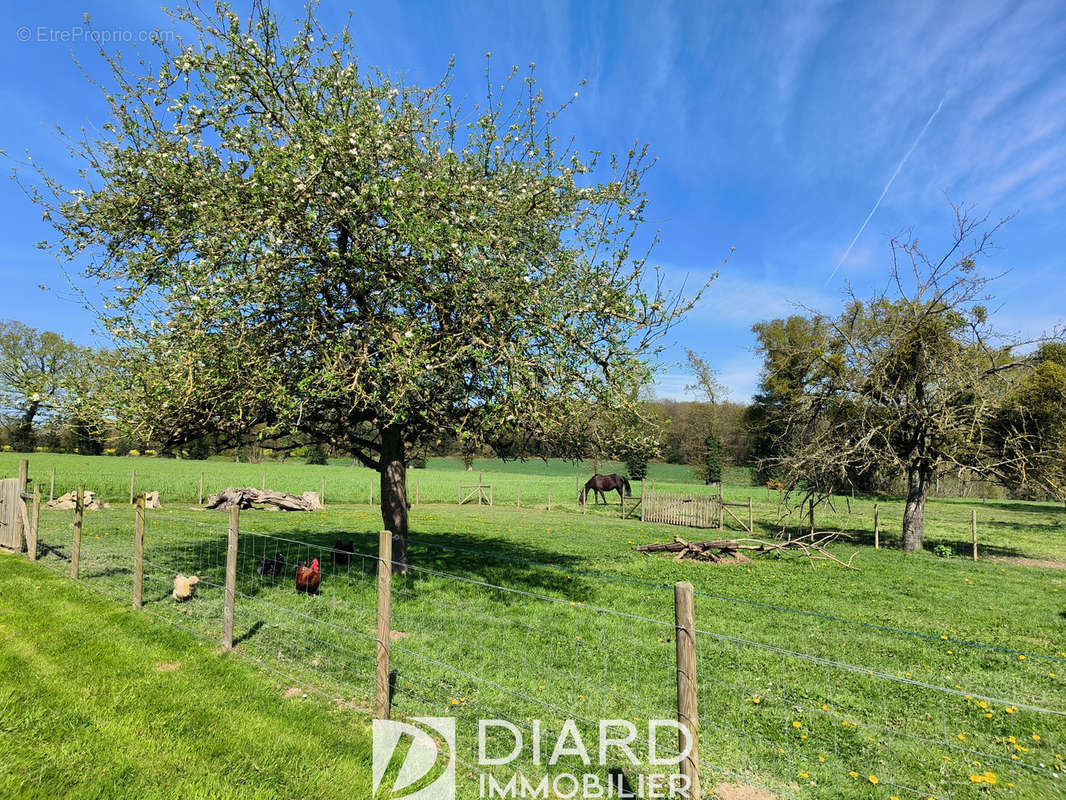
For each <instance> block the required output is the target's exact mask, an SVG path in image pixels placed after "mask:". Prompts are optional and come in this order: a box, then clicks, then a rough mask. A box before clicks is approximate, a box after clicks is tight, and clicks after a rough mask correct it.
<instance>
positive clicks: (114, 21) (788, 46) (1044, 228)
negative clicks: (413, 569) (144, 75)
mask: <svg viewBox="0 0 1066 800" xmlns="http://www.w3.org/2000/svg"><path fill="white" fill-rule="evenodd" d="M3 3H4V6H3V8H4V12H3V23H2V25H0V40H4V46H3V47H2V48H0V63H2V73H0V75H2V77H0V93H2V94H0V103H2V106H0V107H3V108H6V109H8V110H7V112H6V113H5V114H4V115H3V118H2V119H0V148H2V149H3V150H5V151H6V152H7V153H8V154H9V155H10V156H12V157H15V158H19V159H21V158H24V153H25V151H27V150H28V151H29V152H30V153H31V154H32V156H33V158H34V160H35V161H37V162H38V163H41V164H44V165H45V166H46V167H47V168H48V169H49V170H51V171H52V172H55V173H59V174H66V173H69V171H70V170H71V169H72V165H71V164H70V163H69V162H68V161H67V160H66V157H65V152H64V150H63V148H62V147H61V145H60V143H59V142H58V141H57V140H56V138H55V137H54V136H53V135H52V134H51V132H50V131H51V130H52V129H53V127H54V126H55V125H57V124H61V125H63V126H64V127H67V128H69V129H77V128H78V127H80V126H82V125H89V126H91V125H99V124H102V123H103V122H104V121H105V117H104V112H105V109H104V106H103V104H102V101H101V99H100V98H99V96H98V94H97V93H96V91H95V90H93V89H92V88H90V87H89V86H88V84H87V83H86V82H85V79H84V78H83V77H82V75H81V72H80V70H79V68H78V67H77V65H76V64H75V63H74V62H73V60H72V50H73V54H74V55H76V56H78V57H79V58H80V59H82V60H83V61H84V63H85V65H86V67H87V68H88V70H89V71H90V72H91V73H93V74H96V75H103V72H102V70H101V68H100V64H99V62H98V61H97V59H96V57H95V55H94V52H95V50H94V45H92V44H91V43H88V42H85V41H74V42H73V43H71V42H69V41H67V42H64V41H63V38H64V37H66V36H76V35H77V34H76V33H71V32H73V31H77V30H78V29H79V28H80V23H81V17H82V14H83V12H88V13H89V14H90V16H91V18H92V20H93V26H94V28H95V29H96V30H98V31H115V32H120V33H122V35H126V33H125V32H129V35H130V36H133V37H134V38H136V37H137V36H138V35H139V33H140V32H141V31H144V30H150V29H152V28H154V27H156V26H160V27H165V28H169V27H171V23H170V21H169V19H168V18H167V17H166V16H165V15H164V14H163V13H162V12H161V11H159V10H157V9H156V8H155V6H154V5H153V4H152V3H151V2H137V3H132V2H129V3H121V2H100V0H88V1H87V2H82V3H77V4H75V3H60V2H47V1H46V2H42V3H39V4H36V5H33V6H31V5H30V4H16V3H14V2H12V0H3ZM234 7H235V8H236V9H237V10H238V11H243V10H244V9H245V8H246V4H245V3H240V2H238V3H235V4H234ZM274 7H275V8H276V9H277V10H278V11H279V13H280V15H281V17H282V19H288V18H292V17H294V16H296V15H297V14H298V12H299V9H300V4H299V3H275V4H274ZM349 9H350V10H351V11H352V12H353V20H354V24H353V31H354V33H355V38H356V41H357V46H358V50H359V52H360V55H361V59H362V61H363V63H365V64H372V65H379V66H382V67H387V68H389V69H390V70H391V71H392V72H394V73H397V74H398V73H403V74H405V75H406V76H408V77H409V78H410V79H411V80H413V81H427V82H428V81H435V80H437V79H438V78H439V77H440V75H441V74H442V72H443V71H444V69H445V67H446V65H447V62H448V59H449V57H451V56H452V55H453V54H454V55H455V57H456V60H457V68H456V85H455V94H456V95H457V96H469V97H470V98H472V99H476V98H477V96H478V92H479V90H480V88H481V87H482V86H483V80H484V79H483V69H484V63H485V62H484V54H485V53H486V52H487V51H491V52H492V53H493V60H494V63H495V64H496V65H497V67H498V69H499V72H500V75H501V77H502V75H503V73H504V72H505V71H506V70H507V69H509V67H510V65H512V64H517V65H521V66H523V67H524V66H525V65H527V64H528V63H529V62H531V61H532V62H536V64H537V73H538V76H539V79H540V81H541V82H542V88H543V90H544V92H545V95H546V97H547V99H548V100H549V101H551V100H556V101H559V102H562V101H563V100H565V99H566V98H568V97H570V96H571V95H572V94H573V92H574V91H575V90H576V89H577V88H578V84H579V82H580V81H581V80H583V79H584V80H587V81H588V83H587V85H586V86H585V87H584V88H583V89H582V90H581V97H580V98H579V100H578V102H577V104H576V105H575V106H574V108H573V111H572V112H571V113H570V114H569V117H568V121H567V125H568V126H569V127H571V128H573V130H574V132H575V134H576V136H577V138H578V142H579V144H580V145H581V146H583V147H585V148H588V149H600V150H603V151H612V150H620V151H624V150H625V149H627V148H628V147H629V146H630V145H631V143H632V142H633V140H635V139H639V140H641V141H646V142H648V143H649V145H650V147H651V150H652V153H653V154H654V155H655V156H657V157H658V159H659V161H658V164H657V165H656V166H655V168H654V169H653V170H652V172H651V174H650V175H649V177H648V180H647V182H646V189H647V190H648V192H649V195H650V199H651V207H650V211H649V217H650V218H651V219H653V220H655V224H656V225H657V226H658V227H660V228H661V230H662V244H661V245H660V246H659V248H658V249H657V250H656V251H655V253H654V255H653V261H654V262H655V263H659V264H662V265H663V267H664V268H665V269H666V270H668V273H669V275H670V277H671V280H672V281H680V280H681V279H682V277H683V276H685V275H689V276H690V278H691V279H694V280H698V279H705V278H706V277H707V276H708V275H709V274H710V273H711V272H713V271H714V270H716V269H718V270H719V277H718V279H717V280H716V281H715V282H714V283H713V284H712V285H711V287H710V289H709V290H708V292H707V295H706V297H705V299H704V301H703V302H702V303H701V304H700V305H699V306H698V307H697V309H696V310H695V311H694V312H693V313H692V314H691V316H690V317H689V318H688V320H687V321H686V322H685V323H684V324H683V325H682V326H680V327H679V328H677V329H676V330H675V332H674V334H673V335H672V338H671V345H672V350H671V355H672V359H668V362H667V364H666V366H667V369H666V372H665V374H664V375H663V376H662V377H661V378H660V383H659V392H660V394H661V395H663V396H675V397H676V396H683V395H684V386H685V384H686V383H687V382H688V379H687V378H686V376H685V375H684V371H683V370H682V369H681V368H679V367H678V366H677V365H676V364H674V363H672V362H673V361H677V360H680V359H681V358H682V357H683V351H684V349H685V348H686V347H691V348H692V349H694V350H696V351H697V352H698V353H700V354H701V355H703V356H704V357H705V358H706V359H707V360H708V361H709V362H710V363H711V364H712V365H713V366H714V367H715V368H716V369H718V370H719V371H720V374H721V378H722V380H723V382H724V383H725V384H726V385H727V386H728V387H729V389H730V391H731V396H732V397H733V398H734V399H738V400H745V399H747V398H748V397H750V395H751V393H752V391H753V390H754V388H755V385H756V383H757V380H758V369H759V362H758V359H757V357H756V356H755V355H754V354H753V353H752V352H751V347H752V345H753V342H754V339H753V336H752V335H751V333H750V327H751V325H752V323H754V322H756V321H758V320H761V319H766V318H770V317H775V316H783V315H787V314H789V313H791V312H792V311H793V308H794V307H793V305H792V304H793V303H794V302H800V303H803V304H806V305H808V306H813V307H816V308H819V309H821V310H827V311H832V310H834V309H836V308H838V307H839V305H840V302H841V291H842V289H843V288H844V286H845V285H846V283H847V282H849V281H850V282H851V283H852V284H853V285H854V286H855V288H856V290H857V291H858V292H859V293H860V294H865V293H867V292H870V291H873V290H875V289H878V288H880V287H882V286H883V285H884V283H885V279H886V276H887V272H886V269H887V255H888V247H887V242H888V239H889V237H890V236H892V235H893V234H896V233H898V232H900V231H901V230H902V229H904V228H908V227H913V228H914V229H915V232H916V233H917V235H918V236H919V238H920V240H921V241H922V243H923V245H924V246H925V247H927V248H928V249H929V250H931V251H935V250H936V249H937V246H938V244H940V243H942V242H943V241H944V238H945V236H946V235H947V233H948V232H949V230H950V221H951V218H950V210H949V208H948V206H947V201H946V199H945V193H947V195H949V196H950V197H951V198H952V199H953V200H955V201H958V202H961V203H966V204H973V205H975V206H977V207H978V209H980V210H982V211H984V212H987V213H989V214H990V215H992V216H993V217H997V218H998V217H1002V216H1006V215H1008V214H1016V215H1017V216H1016V218H1015V219H1014V221H1012V222H1011V223H1010V224H1009V225H1008V226H1007V227H1006V228H1004V229H1003V230H1002V232H1001V233H1000V234H999V235H998V236H997V237H996V242H997V244H998V245H999V250H998V251H997V252H996V254H995V257H994V260H993V262H992V265H991V266H992V268H993V269H994V270H995V271H1008V272H1007V274H1006V275H1005V276H1004V277H1003V278H1002V279H1000V280H999V281H997V283H996V284H995V294H996V297H997V303H996V304H995V305H994V306H993V307H994V308H995V309H996V317H995V319H996V320H998V324H999V327H1001V328H1003V329H1006V330H1008V331H1017V332H1019V333H1022V334H1037V333H1039V332H1041V331H1043V330H1046V329H1048V328H1050V327H1052V326H1053V325H1055V324H1056V323H1058V322H1059V321H1060V320H1061V319H1062V318H1063V316H1064V312H1063V309H1064V308H1066V286H1064V282H1063V271H1064V270H1063V268H1064V267H1066V2H1064V1H1063V0H1059V2H953V3H941V4H937V3H932V2H898V1H895V2H880V3H874V2H827V1H824V0H819V1H818V2H780V3H756V2H733V3H724V2H723V3H707V2H685V3H680V2H650V1H649V2H639V3H638V2H625V1H624V0H600V2H570V3H568V2H563V0H543V1H542V2H539V3H537V2H453V3H437V2H414V0H408V1H406V2H389V0H373V2H361V1H357V0H346V2H342V3H337V2H323V3H322V5H321V6H320V8H319V12H318V16H319V19H320V21H321V22H322V23H323V24H324V25H325V26H326V27H327V28H332V27H339V26H340V25H341V24H343V22H344V20H345V19H346V17H347V14H348V11H349ZM27 31H28V33H27ZM25 38H29V41H22V39H25ZM938 107H939V109H940V110H939V112H937V108H938ZM934 112H935V113H934ZM931 118H932V120H931V121H930V119H931ZM923 129H924V133H923ZM911 148H913V150H911ZM908 151H911V152H910V155H909V157H907V158H906V159H905V160H904V157H905V155H906V154H907V153H908ZM7 166H8V167H10V166H12V162H10V161H9V162H8V164H7ZM894 173H895V175H896V177H895V179H894V180H893V181H892V183H891V185H890V186H888V189H887V191H885V189H886V185H888V184H889V181H890V179H892V177H893V174H894ZM883 192H884V198H883V200H882V201H881V202H880V204H879V206H878V207H877V210H876V212H875V213H874V214H873V216H872V217H871V218H870V221H869V224H868V225H867V226H866V228H865V230H864V231H863V233H862V235H861V236H859V237H858V239H857V240H856V241H855V244H854V246H853V247H852V248H851V250H850V253H848V257H847V258H846V259H845V260H844V261H843V262H842V263H841V259H842V257H843V256H844V255H845V253H846V252H848V247H849V244H850V243H851V242H852V239H853V238H854V237H855V236H856V233H857V232H858V231H859V229H860V226H862V224H863V221H864V220H865V219H866V218H867V216H868V215H869V214H870V212H871V210H872V209H873V208H874V206H875V203H876V202H877V200H878V198H879V197H880V196H881V195H882V193H883ZM0 230H2V234H0V282H2V285H3V287H4V290H3V293H2V294H0V318H15V319H20V320H23V321H24V322H27V323H29V324H31V325H35V326H38V327H46V328H51V329H54V330H58V331H60V332H63V333H65V334H67V335H69V336H71V337H73V338H75V339H77V340H79V341H84V342H90V341H93V337H92V334H91V329H92V327H93V318H92V315H91V314H90V313H89V312H87V311H85V310H83V309H82V308H81V307H80V305H79V304H78V302H77V301H76V299H74V298H73V297H72V296H71V295H70V294H69V292H68V291H67V290H66V281H65V279H64V277H63V275H62V272H61V271H60V269H59V267H58V266H57V264H56V262H55V260H54V259H53V257H52V256H51V255H49V254H47V253H42V252H40V251H38V250H35V249H34V244H35V243H36V242H37V241H39V240H41V239H43V238H46V237H47V236H49V235H50V230H51V229H50V228H49V227H47V225H46V224H44V223H42V222H41V219H40V212H39V211H38V210H36V209H35V208H33V207H32V206H31V205H30V204H29V203H28V201H27V200H26V198H25V196H24V195H23V194H22V192H21V191H20V190H19V189H18V188H17V186H15V184H14V183H13V182H10V181H8V182H5V184H4V185H3V188H2V189H0ZM730 247H736V251H735V253H734V254H733V256H732V257H731V258H730V260H729V262H728V263H727V264H725V265H724V266H721V262H722V259H723V258H724V257H725V256H726V255H727V253H728V251H729V248H730ZM838 264H839V269H838V270H837V271H836V273H835V274H833V272H834V268H835V267H837V265H838ZM41 284H43V285H45V286H47V287H49V290H48V291H43V292H42V291H41V289H40V288H39V286H40V285H41Z"/></svg>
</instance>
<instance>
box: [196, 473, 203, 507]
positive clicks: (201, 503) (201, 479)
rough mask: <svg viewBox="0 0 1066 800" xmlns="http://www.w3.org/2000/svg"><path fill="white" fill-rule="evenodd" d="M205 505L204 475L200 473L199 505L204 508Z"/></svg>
mask: <svg viewBox="0 0 1066 800" xmlns="http://www.w3.org/2000/svg"><path fill="white" fill-rule="evenodd" d="M203 504H204V473H203V471H202V470H201V472H200V500H199V502H198V503H197V505H199V506H202V505H203Z"/></svg>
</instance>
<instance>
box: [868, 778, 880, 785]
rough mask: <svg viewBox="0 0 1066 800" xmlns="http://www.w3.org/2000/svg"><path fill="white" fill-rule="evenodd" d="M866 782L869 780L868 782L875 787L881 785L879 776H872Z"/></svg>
mask: <svg viewBox="0 0 1066 800" xmlns="http://www.w3.org/2000/svg"><path fill="white" fill-rule="evenodd" d="M866 780H868V781H869V782H870V783H872V784H873V785H874V786H877V784H879V783H880V782H881V781H879V780H878V779H877V776H876V775H871V776H870V777H869V778H867V779H866Z"/></svg>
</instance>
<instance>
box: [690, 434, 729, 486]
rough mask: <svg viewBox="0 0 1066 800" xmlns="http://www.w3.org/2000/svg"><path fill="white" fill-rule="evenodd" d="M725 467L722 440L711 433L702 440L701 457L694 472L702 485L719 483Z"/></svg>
mask: <svg viewBox="0 0 1066 800" xmlns="http://www.w3.org/2000/svg"><path fill="white" fill-rule="evenodd" d="M724 466H725V449H724V448H723V447H722V440H721V439H719V438H718V437H717V436H715V435H714V434H713V433H712V434H710V435H708V436H707V438H706V439H704V440H703V456H702V459H701V461H700V463H699V464H697V465H696V467H695V472H696V474H697V475H698V476H699V478H700V480H701V481H703V482H704V483H708V484H710V483H721V482H722V470H723V467H724Z"/></svg>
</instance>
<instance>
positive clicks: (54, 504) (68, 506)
mask: <svg viewBox="0 0 1066 800" xmlns="http://www.w3.org/2000/svg"><path fill="white" fill-rule="evenodd" d="M77 494H78V493H77V492H67V493H66V494H61V495H60V496H59V497H57V498H56V499H55V500H49V501H48V503H47V504H45V508H53V509H59V510H61V511H72V510H74V508H75V507H76V506H77V504H78V500H77ZM81 507H82V508H84V509H86V510H88V511H96V510H98V509H101V508H111V504H110V503H105V502H103V501H102V500H97V499H96V493H95V492H90V491H89V490H88V489H86V490H85V491H84V492H82V495H81Z"/></svg>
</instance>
